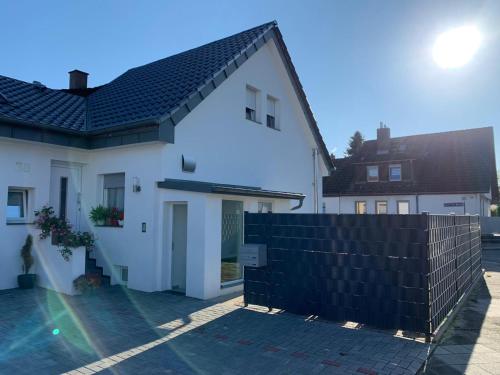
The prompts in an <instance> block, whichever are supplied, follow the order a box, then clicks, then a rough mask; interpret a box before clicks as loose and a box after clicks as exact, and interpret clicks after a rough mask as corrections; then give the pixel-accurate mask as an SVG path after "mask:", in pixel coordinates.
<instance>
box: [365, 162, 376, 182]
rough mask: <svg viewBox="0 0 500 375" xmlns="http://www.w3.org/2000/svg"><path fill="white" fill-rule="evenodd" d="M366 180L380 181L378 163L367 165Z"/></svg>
mask: <svg viewBox="0 0 500 375" xmlns="http://www.w3.org/2000/svg"><path fill="white" fill-rule="evenodd" d="M366 180H367V181H368V182H377V181H378V165H369V166H368V167H366Z"/></svg>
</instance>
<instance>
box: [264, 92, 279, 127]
mask: <svg viewBox="0 0 500 375" xmlns="http://www.w3.org/2000/svg"><path fill="white" fill-rule="evenodd" d="M270 103H272V105H273V107H274V114H270V112H271V111H270V110H269V106H270ZM267 116H272V117H274V126H269V124H268V122H267ZM266 126H267V127H268V128H270V129H274V130H280V124H279V100H278V99H277V98H275V97H274V96H271V95H267V97H266Z"/></svg>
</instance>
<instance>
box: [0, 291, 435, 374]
mask: <svg viewBox="0 0 500 375" xmlns="http://www.w3.org/2000/svg"><path fill="white" fill-rule="evenodd" d="M241 302H242V300H241V297H239V296H237V297H232V298H226V299H218V300H215V301H199V300H195V299H191V298H186V297H182V296H176V295H172V294H167V293H141V292H134V291H129V290H122V289H120V288H118V287H112V288H108V289H102V290H100V291H99V293H96V294H94V295H92V296H79V297H63V296H61V295H60V294H57V293H53V292H48V291H45V290H43V289H35V290H28V291H22V290H8V291H3V292H0V373H1V374H4V373H5V374H11V373H12V374H56V373H62V372H71V373H73V374H80V373H84V374H93V373H97V372H99V373H102V374H141V373H147V374H334V373H336V374H337V373H338V374H351V373H352V374H358V375H359V374H375V373H378V374H389V373H391V374H411V373H414V372H415V371H416V370H417V369H418V368H419V367H420V366H421V364H422V363H423V361H424V359H425V358H426V354H427V351H428V349H429V347H428V345H426V344H424V343H423V342H419V341H418V340H417V341H416V340H411V339H407V338H403V337H397V336H394V335H393V332H387V331H376V330H370V329H367V328H360V327H358V326H356V325H354V324H352V325H349V324H345V325H342V324H337V323H330V322H323V321H318V320H314V319H307V318H305V317H301V316H296V315H292V314H287V313H282V312H279V311H274V312H273V313H270V314H269V313H267V309H262V308H252V307H250V308H246V309H245V308H242V305H241Z"/></svg>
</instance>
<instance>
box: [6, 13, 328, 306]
mask: <svg viewBox="0 0 500 375" xmlns="http://www.w3.org/2000/svg"><path fill="white" fill-rule="evenodd" d="M330 167H331V161H330V158H329V156H328V152H327V150H326V147H325V145H324V143H323V140H322V138H321V135H320V133H319V130H318V127H317V125H316V122H315V120H314V118H313V115H312V113H311V110H310V108H309V105H308V103H307V100H306V97H305V94H304V92H303V90H302V86H301V84H300V82H299V80H298V76H297V74H296V72H295V69H294V67H293V64H292V62H291V59H290V56H289V55H288V52H287V49H286V47H285V44H284V42H283V39H282V36H281V33H280V31H279V29H278V27H277V25H276V23H275V22H271V23H267V24H264V25H261V26H258V27H256V28H253V29H250V30H247V31H244V32H242V33H239V34H236V35H233V36H230V37H228V38H225V39H221V40H218V41H216V42H213V43H210V44H207V45H204V46H201V47H198V48H195V49H192V50H189V51H187V52H183V53H180V54H178V55H174V56H171V57H168V58H165V59H162V60H158V61H155V62H153V63H150V64H147V65H144V66H140V67H137V68H133V69H130V70H129V71H127V72H125V73H124V74H122V75H121V76H119V77H118V78H116V79H115V80H113V81H111V82H109V83H107V84H105V85H103V86H100V87H95V88H87V73H84V72H80V71H77V70H75V71H72V72H70V88H69V89H66V90H55V89H50V88H47V87H45V86H43V85H42V84H40V83H38V82H34V83H26V82H22V81H18V80H16V79H13V78H8V77H3V76H0V168H1V171H2V173H1V174H0V244H1V246H0V248H1V251H0V289H5V288H14V287H16V286H17V284H16V276H17V275H18V274H19V273H20V272H21V260H20V257H19V251H20V248H21V246H22V244H23V242H24V239H25V237H26V234H27V233H33V234H34V235H36V234H37V233H38V232H37V230H36V229H35V227H34V225H33V211H34V210H37V209H39V208H41V207H42V206H43V205H46V204H50V205H51V206H53V207H54V209H55V212H56V214H58V215H59V216H61V217H65V218H66V219H67V220H68V221H69V222H71V224H72V225H73V226H74V228H75V229H77V230H82V231H91V232H93V233H94V234H95V236H96V239H97V248H96V250H95V251H94V254H92V256H95V258H96V260H97V265H99V266H101V267H102V268H103V271H104V274H105V275H109V276H111V282H112V283H113V284H115V283H120V284H127V285H128V287H129V288H133V289H137V290H142V291H160V290H169V289H175V290H179V291H180V292H185V293H186V295H188V296H192V297H197V298H203V299H205V298H211V297H214V296H217V295H220V294H221V293H225V292H226V291H231V290H235V289H236V288H238V287H241V286H238V284H240V281H241V278H242V275H241V272H242V271H241V266H240V264H239V262H238V247H239V245H240V243H241V241H242V236H243V233H242V231H243V212H244V211H251V212H257V211H267V210H272V211H273V212H291V210H296V211H294V212H317V211H318V210H319V209H320V207H321V197H322V177H323V176H325V175H327V174H328V173H329V170H330ZM99 204H102V205H104V206H108V207H113V208H116V210H117V211H119V212H120V213H123V222H121V221H120V222H118V221H116V220H115V221H113V222H112V223H111V225H108V226H97V225H94V223H93V222H91V221H90V220H89V213H90V211H91V209H92V208H94V207H96V206H97V205H99ZM108 224H109V223H108ZM117 224H121V225H117ZM47 241H48V240H47ZM40 246H41V245H40ZM81 266H82V265H79V267H81ZM36 267H38V269H40V267H44V265H43V264H41V262H38V263H37V264H36ZM44 272H45V273H46V274H48V275H49V277H50V275H51V274H52V275H53V274H54V273H57V272H58V269H45V270H44Z"/></svg>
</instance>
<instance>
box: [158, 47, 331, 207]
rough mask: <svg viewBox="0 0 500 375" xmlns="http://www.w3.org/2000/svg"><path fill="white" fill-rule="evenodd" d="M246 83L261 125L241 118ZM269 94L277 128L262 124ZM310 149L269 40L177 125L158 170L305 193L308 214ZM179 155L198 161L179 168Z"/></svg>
mask: <svg viewBox="0 0 500 375" xmlns="http://www.w3.org/2000/svg"><path fill="white" fill-rule="evenodd" d="M247 84H248V85H250V86H252V87H254V88H256V89H258V90H260V93H261V95H260V100H259V103H260V108H261V109H262V111H261V122H262V123H261V124H257V123H255V122H253V121H250V120H246V119H245V104H246V86H247ZM268 94H269V95H271V96H273V97H274V98H277V99H278V100H279V117H280V119H279V123H280V124H279V126H280V129H281V130H279V131H277V130H273V129H270V128H268V127H267V126H266V124H265V110H266V95H268ZM313 148H317V146H316V144H315V141H314V139H313V135H312V133H311V130H310V128H309V125H308V124H307V122H306V119H305V116H304V114H303V112H302V109H301V107H300V104H299V101H298V99H297V97H296V94H295V91H294V89H293V87H292V84H291V82H290V79H289V78H288V74H287V72H286V70H285V67H284V65H283V63H282V60H281V58H280V56H279V52H278V50H277V49H276V46H275V44H274V41H270V42H268V43H267V44H266V45H265V46H263V47H261V48H260V49H259V50H258V51H257V52H256V53H255V54H254V55H252V56H251V57H250V59H249V60H248V61H246V62H245V63H244V64H243V65H242V66H241V67H240V68H238V69H237V70H236V71H235V72H234V73H233V74H232V75H231V76H230V77H229V78H228V79H227V80H226V81H224V82H223V83H222V85H221V86H220V87H218V88H217V89H216V90H215V91H213V92H212V93H211V94H210V95H209V96H208V97H207V98H206V99H205V100H204V101H203V102H201V104H200V105H198V106H197V107H196V108H195V109H194V111H193V112H191V113H190V114H188V115H187V116H186V117H185V118H184V119H183V120H182V121H181V123H180V124H179V125H178V126H176V128H175V144H169V145H167V146H166V147H165V149H164V150H163V157H162V161H163V163H164V165H163V166H162V170H163V173H164V175H165V177H169V178H179V179H189V180H197V181H212V182H219V183H228V184H238V185H248V186H259V187H262V188H264V189H269V190H281V191H290V192H297V193H303V194H305V195H306V196H307V197H306V199H305V201H304V206H303V209H302V210H301V211H302V212H312V210H313V200H312V197H313V195H314V194H313V188H312V184H313V159H312V150H313ZM182 154H184V155H185V156H187V157H188V158H190V159H194V160H195V161H196V163H197V167H196V172H195V173H185V172H182V171H181V158H182ZM318 164H319V168H320V172H319V173H317V185H318V191H319V197H320V199H321V196H322V191H321V176H323V175H326V174H327V172H326V167H325V165H324V163H323V161H320V162H319V163H318ZM319 168H318V169H319ZM320 199H319V200H320ZM294 204H295V202H292V205H294ZM319 206H321V203H320V204H319Z"/></svg>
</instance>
